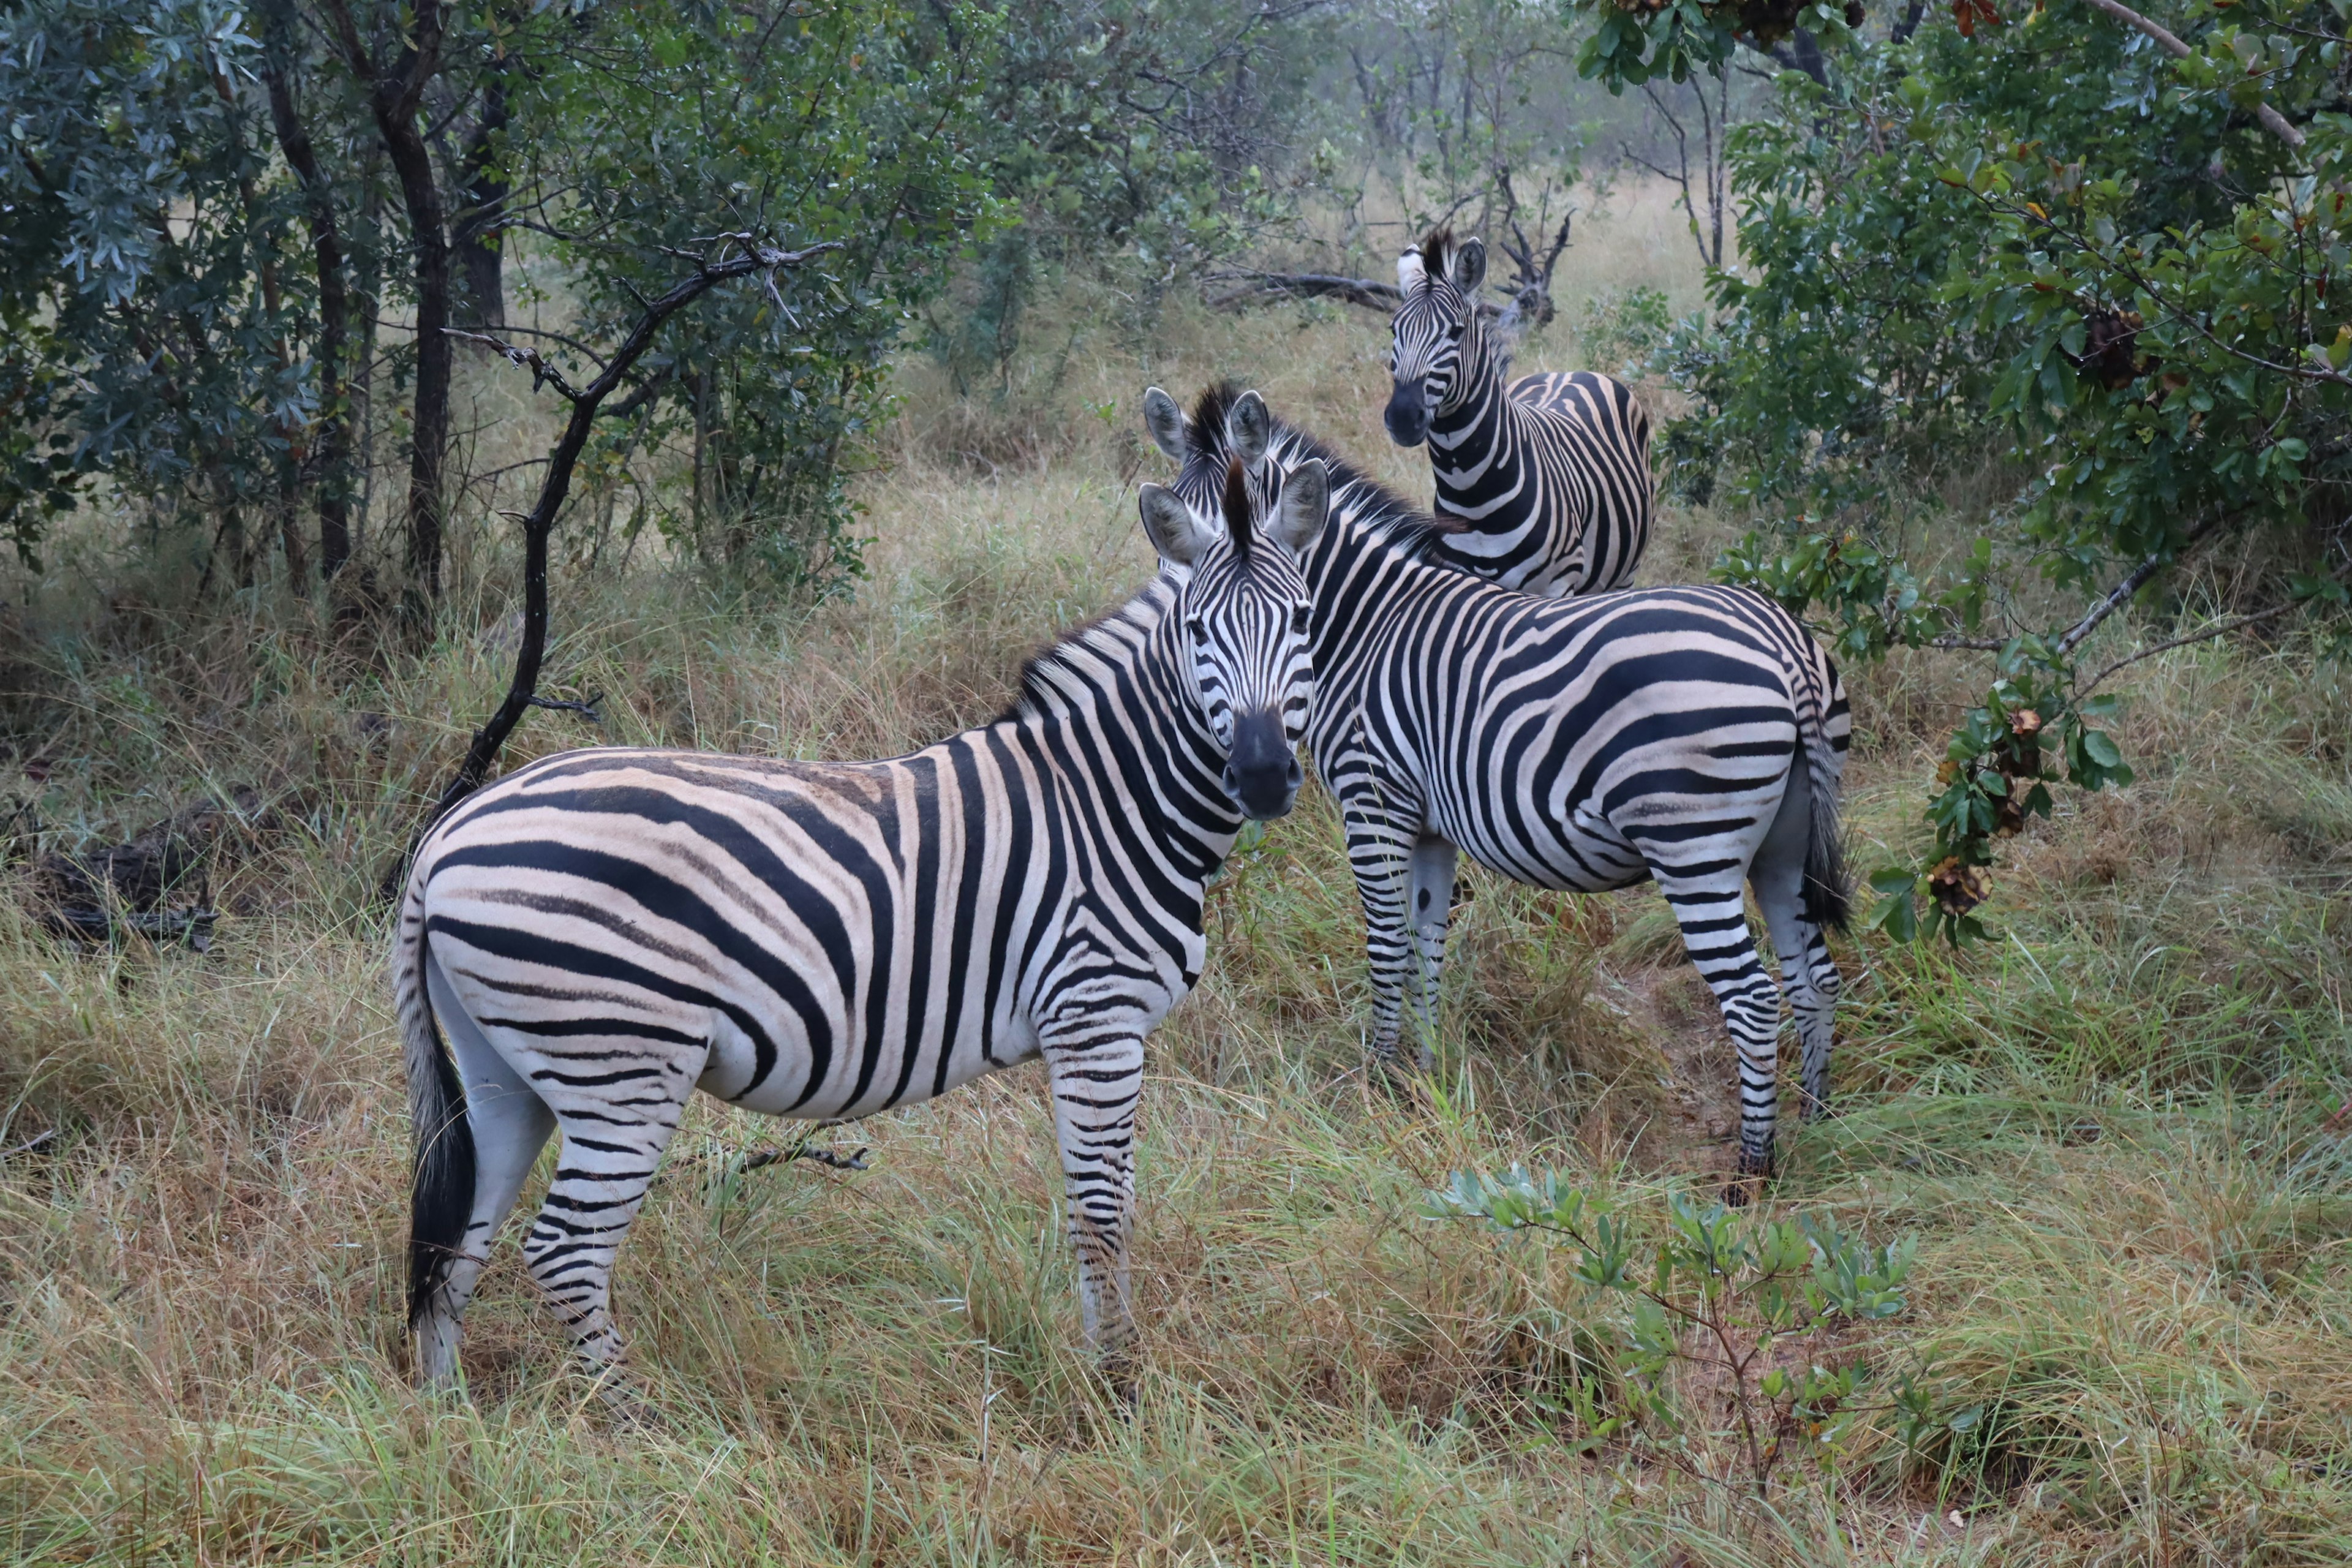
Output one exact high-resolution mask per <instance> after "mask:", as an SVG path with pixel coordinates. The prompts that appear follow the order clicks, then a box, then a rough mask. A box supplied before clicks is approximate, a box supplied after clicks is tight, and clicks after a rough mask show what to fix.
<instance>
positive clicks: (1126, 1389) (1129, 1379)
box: [1102, 1355, 1143, 1421]
mask: <svg viewBox="0 0 2352 1568" xmlns="http://www.w3.org/2000/svg"><path fill="white" fill-rule="evenodd" d="M1102 1375H1103V1382H1104V1384H1106V1385H1107V1386H1108V1388H1109V1389H1110V1401H1111V1408H1112V1410H1113V1411H1115V1412H1116V1413H1117V1414H1118V1417H1119V1419H1120V1420H1122V1421H1129V1420H1133V1419H1134V1417H1135V1408H1136V1406H1137V1405H1139V1403H1141V1401H1142V1397H1143V1392H1142V1385H1141V1384H1139V1382H1138V1381H1137V1379H1136V1374H1135V1358H1134V1357H1132V1356H1126V1355H1122V1356H1116V1357H1108V1356H1107V1357H1105V1358H1104V1360H1103V1363H1102Z"/></svg>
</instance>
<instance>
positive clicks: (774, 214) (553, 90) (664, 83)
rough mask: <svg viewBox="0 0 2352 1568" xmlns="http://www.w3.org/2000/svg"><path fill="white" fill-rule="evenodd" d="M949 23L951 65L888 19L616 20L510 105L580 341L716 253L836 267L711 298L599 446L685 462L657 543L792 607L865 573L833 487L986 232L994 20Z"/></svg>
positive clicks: (831, 15) (784, 14)
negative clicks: (976, 129) (837, 244)
mask: <svg viewBox="0 0 2352 1568" xmlns="http://www.w3.org/2000/svg"><path fill="white" fill-rule="evenodd" d="M954 15H955V16H956V17H957V19H958V26H957V29H956V37H957V39H958V40H959V42H958V43H957V44H956V45H952V46H950V45H945V44H944V40H942V39H941V38H940V37H936V36H933V34H931V33H930V32H929V31H928V30H927V26H926V25H925V24H924V21H923V17H922V16H919V13H918V11H917V9H916V7H914V6H913V5H898V4H892V3H886V0H877V3H871V4H865V5H842V6H828V7H822V8H814V9H812V8H808V7H803V6H799V5H793V4H789V3H788V0H776V3H774V4H755V5H739V6H729V7H724V8H711V7H707V6H703V5H694V4H688V3H680V4H676V5H641V6H631V7H626V8H617V7H616V8H611V9H609V10H604V11H601V12H599V13H597V14H596V15H595V16H594V18H593V20H594V22H595V24H596V25H595V26H593V29H592V30H590V31H589V32H588V33H587V34H586V35H585V36H584V37H575V38H572V39H570V40H567V41H566V43H565V46H564V50H565V54H566V57H567V58H568V59H569V60H570V62H571V64H570V68H567V69H563V70H561V71H556V72H551V73H549V74H548V75H547V76H545V77H544V78H542V79H541V80H540V81H539V82H538V83H536V84H535V91H534V94H533V95H532V96H530V97H529V98H527V99H526V100H524V104H523V106H522V112H523V113H524V114H525V115H526V116H527V117H528V118H529V119H530V121H532V122H533V123H534V124H536V125H537V126H539V127H541V130H542V132H543V133H544V134H543V136H542V140H541V142H540V144H539V145H538V147H537V148H536V150H535V151H534V153H533V154H532V157H533V159H534V161H535V162H536V163H537V165H538V166H537V169H536V171H535V172H536V173H537V174H538V177H539V180H540V182H541V184H542V185H543V186H544V187H545V188H546V189H548V190H549V191H550V192H551V193H560V194H551V195H550V196H549V197H548V205H550V206H551V208H552V209H553V211H554V213H555V214H556V215H557V216H559V217H560V219H561V221H562V229H561V241H562V247H563V250H564V253H565V255H566V256H567V258H570V259H571V260H572V261H573V262H574V263H575V264H576V266H577V268H578V277H579V282H578V285H577V288H578V290H579V295H580V299H581V302H582V305H583V312H584V315H585V317H586V321H585V323H584V324H585V327H586V330H587V333H588V335H589V336H591V337H593V338H597V339H604V340H609V339H611V338H613V337H614V336H616V335H617V334H618V333H619V332H621V331H625V330H626V328H627V326H628V325H629V324H630V323H631V322H633V321H635V319H636V317H637V315H638V314H639V312H640V310H641V305H640V303H639V301H640V300H642V299H646V298H650V297H652V296H654V295H656V294H657V293H659V292H660V291H661V290H662V289H665V288H666V287H667V286H668V284H669V282H670V281H671V280H672V279H675V278H677V276H679V275H680V273H681V271H682V269H684V268H687V267H688V265H689V264H688V262H686V261H685V260H684V259H682V258H683V256H684V255H686V254H688V253H690V252H692V251H693V250H694V249H695V248H696V246H695V244H694V242H695V241H697V240H698V239H707V238H708V237H709V236H711V235H712V234H714V233H724V232H729V231H734V230H746V231H757V232H760V233H761V234H762V235H763V237H764V236H765V235H767V234H769V233H771V232H772V233H773V235H774V238H775V241H776V242H777V243H780V244H782V245H784V246H787V247H798V246H802V245H805V244H809V243H812V242H814V241H818V240H824V239H837V240H840V241H842V242H844V244H845V247H846V248H845V250H844V251H843V252H841V253H840V254H839V255H838V256H835V257H831V258H826V262H825V263H824V265H823V266H822V267H820V268H811V269H810V270H808V271H806V272H796V273H786V274H782V275H780V276H779V277H778V278H777V279H776V282H775V287H774V288H773V289H765V290H763V289H758V288H751V287H740V288H737V289H731V290H730V291H728V292H726V293H724V294H721V295H718V296H715V297H713V298H712V299H711V300H709V301H707V302H706V304H705V306H704V307H703V308H702V309H700V310H698V311H697V312H696V313H695V314H694V315H693V317H692V318H691V319H687V320H681V321H679V322H677V324H675V325H673V326H672V327H671V328H670V329H669V330H668V335H667V340H666V342H664V344H663V345H662V346H661V347H660V348H659V349H658V350H657V351H656V353H654V354H652V355H649V356H648V357H647V358H646V361H645V362H643V374H644V375H645V377H646V384H648V385H649V386H650V389H651V395H650V396H649V397H646V398H641V399H639V400H638V406H639V407H640V408H641V409H642V410H643V411H644V412H643V415H642V418H643V419H644V421H645V422H646V425H645V426H640V427H637V428H633V429H624V430H622V431H620V432H618V433H616V434H615V436H614V437H612V441H613V443H614V446H615V447H622V448H625V447H628V446H630V445H631V444H633V443H635V442H637V441H642V440H659V439H662V438H665V437H668V438H671V439H675V440H684V441H688V442H690V443H691V447H692V452H693V465H694V467H693V473H692V477H691V479H690V481H689V483H690V493H689V497H688V503H689V504H688V507H687V508H686V509H685V510H684V514H683V515H682V516H680V515H678V514H677V513H673V514H671V531H673V533H675V534H677V536H678V537H679V538H680V539H681V540H682V541H684V542H687V543H688V544H689V546H690V547H692V548H693V549H695V550H697V551H698V552H700V553H701V554H702V555H703V556H704V557H705V558H706V559H708V560H711V561H713V562H717V563H725V564H728V565H730V566H735V567H745V566H751V567H757V568H759V569H760V570H761V572H762V573H763V574H765V575H766V576H767V577H768V578H769V579H770V580H771V581H773V582H776V583H779V584H782V585H784V586H788V587H798V588H803V589H818V590H822V589H824V588H825V587H828V586H832V585H836V584H839V583H840V582H842V581H843V580H845V578H846V577H848V576H852V575H855V574H856V571H857V569H858V559H859V557H858V545H857V542H856V539H855V538H854V537H853V535H852V534H851V533H850V531H849V524H850V519H851V511H850V507H849V503H848V500H847V497H846V493H845V480H846V479H847V476H848V474H849V472H850V470H851V468H852V467H853V465H854V462H855V459H856V457H857V455H858V453H859V449H860V447H861V444H862V443H866V442H869V441H870V439H871V437H872V436H873V434H874V432H875V430H876V427H877V425H878V424H879V423H880V421H881V420H882V419H883V418H884V417H886V416H887V412H888V409H889V406H890V405H889V390H888V365H887V353H888V352H889V350H890V349H891V347H892V346H893V345H894V344H895V342H897V340H898V334H899V331H900V329H901V326H902V324H903V323H904V322H905V321H907V320H908V317H909V316H910V314H911V313H912V312H913V310H915V309H916V308H917V307H918V306H919V304H920V303H921V302H922V301H923V300H925V299H927V298H928V297H929V294H930V293H931V292H932V291H933V290H934V289H937V288H938V287H939V285H940V281H941V280H942V279H943V276H944V273H945V270H946V268H947V267H948V266H949V265H950V262H951V261H952V260H953V258H955V256H956V255H957V253H958V252H959V251H960V250H961V248H962V247H964V245H965V244H966V242H967V236H968V235H969V234H970V232H971V230H972V229H973V227H974V226H975V225H980V224H982V223H984V222H985V221H987V220H988V219H989V217H990V216H991V213H992V198H991V196H990V195H989V193H988V191H987V189H986V188H985V185H984V184H983V182H982V171H981V169H980V167H979V162H978V154H977V152H976V150H975V147H974V143H973V140H972V138H973V123H974V121H975V117H976V115H977V113H978V98H977V92H978V82H979V80H980V79H981V77H982V74H983V73H984V70H985V68H986V64H987V60H988V55H987V53H986V37H987V35H986V34H985V32H984V29H985V27H987V26H989V25H990V24H991V23H992V18H991V17H990V16H987V15H986V14H984V13H978V12H963V13H956V14H954Z"/></svg>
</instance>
